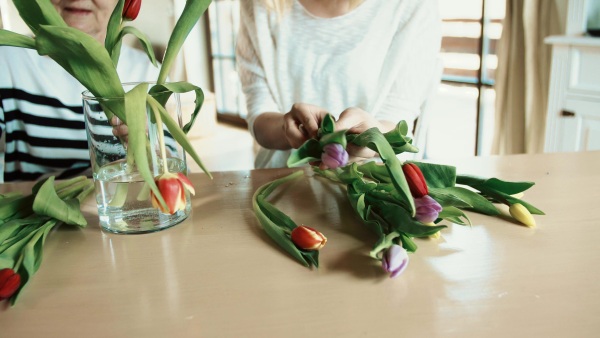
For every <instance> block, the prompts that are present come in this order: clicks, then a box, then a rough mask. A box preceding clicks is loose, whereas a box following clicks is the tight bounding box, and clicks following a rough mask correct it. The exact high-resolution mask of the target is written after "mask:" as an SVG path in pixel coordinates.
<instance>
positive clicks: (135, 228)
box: [82, 83, 191, 234]
mask: <svg viewBox="0 0 600 338" xmlns="http://www.w3.org/2000/svg"><path fill="white" fill-rule="evenodd" d="M135 85H137V84H136V83H131V84H123V88H124V89H125V91H126V92H127V91H129V90H131V89H132V88H133V87H134V86H135ZM154 95H160V93H159V94H154ZM82 97H83V111H84V116H85V126H86V132H87V138H88V146H89V150H90V160H91V165H92V171H93V178H94V183H95V195H96V203H97V205H98V216H99V222H100V226H101V227H102V228H103V229H104V230H106V231H108V232H111V233H119V234H140V233H149V232H154V231H159V230H163V229H166V228H169V227H171V226H173V225H176V224H178V223H180V222H182V221H183V220H185V219H186V218H187V217H188V216H189V214H190V212H191V202H190V196H189V193H188V192H187V191H185V194H186V196H185V197H186V205H185V208H184V209H183V210H179V211H177V212H175V213H174V214H168V213H163V212H161V211H160V210H159V209H158V208H156V207H154V206H153V205H152V201H151V195H150V187H149V185H148V184H147V183H146V182H145V181H144V179H143V178H142V176H141V174H140V173H139V171H138V165H137V164H131V163H130V162H131V161H129V162H128V160H127V136H122V135H120V136H119V137H116V136H115V135H114V134H113V131H114V130H117V129H118V128H122V127H123V126H121V125H122V122H121V121H118V122H116V123H114V122H115V121H114V119H113V120H109V119H108V118H107V114H106V113H105V111H110V110H111V109H124V107H125V105H124V100H123V98H99V97H94V96H93V95H92V94H91V93H90V92H89V91H86V92H83V94H82ZM115 107H117V108H115ZM165 107H166V110H167V111H168V112H169V114H170V115H171V117H172V118H173V120H175V121H176V122H177V123H178V124H179V126H180V127H181V125H182V116H181V103H180V98H179V94H177V93H173V94H172V95H171V96H170V98H169V100H168V101H167V103H166V104H165ZM109 116H111V115H110V114H109ZM145 121H146V137H147V145H146V152H147V158H148V166H149V168H150V170H151V172H152V175H153V177H154V178H156V177H158V176H159V175H161V174H163V173H164V168H163V166H164V163H167V166H168V171H169V172H171V173H175V174H176V173H183V174H185V175H187V165H186V158H185V152H184V151H183V149H182V148H181V146H179V144H178V143H177V142H176V141H175V140H174V139H173V137H172V136H171V133H170V132H169V129H168V128H167V126H166V125H165V124H163V125H162V126H163V135H164V138H163V139H164V142H165V149H166V152H165V153H164V154H165V155H166V157H167V158H166V161H163V155H162V154H163V152H162V151H161V147H160V142H159V139H160V138H159V129H160V128H157V124H156V123H152V122H151V121H155V119H154V115H153V112H152V109H150V108H149V106H148V105H146V119H145ZM111 123H113V124H112V125H111ZM115 128H117V129H115Z"/></svg>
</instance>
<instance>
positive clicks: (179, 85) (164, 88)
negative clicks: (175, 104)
mask: <svg viewBox="0 0 600 338" xmlns="http://www.w3.org/2000/svg"><path fill="white" fill-rule="evenodd" d="M192 90H193V91H194V93H195V94H196V100H195V101H194V104H195V106H194V111H193V112H192V115H191V116H190V121H189V122H188V123H186V124H185V125H184V126H183V128H182V130H183V132H184V133H186V134H187V133H188V132H189V131H190V129H192V126H193V125H194V123H195V122H196V117H197V116H198V113H199V112H200V108H201V107H202V104H203V103H204V92H203V91H202V88H200V87H198V86H195V85H193V84H191V83H189V82H185V81H181V82H169V83H163V84H160V85H154V86H153V87H152V88H150V94H151V95H152V96H154V97H155V98H156V100H157V101H158V102H160V104H161V106H163V107H164V106H165V104H166V103H167V101H168V99H169V96H171V93H179V94H181V93H187V92H191V91H192ZM163 92H165V94H164V95H156V94H158V93H163ZM155 95H156V96H155Z"/></svg>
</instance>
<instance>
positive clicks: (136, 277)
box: [0, 152, 600, 338]
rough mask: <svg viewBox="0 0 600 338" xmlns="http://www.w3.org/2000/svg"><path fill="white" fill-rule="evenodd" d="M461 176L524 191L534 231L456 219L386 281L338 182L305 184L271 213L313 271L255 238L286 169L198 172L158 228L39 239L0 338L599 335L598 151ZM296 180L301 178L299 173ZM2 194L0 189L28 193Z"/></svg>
mask: <svg viewBox="0 0 600 338" xmlns="http://www.w3.org/2000/svg"><path fill="white" fill-rule="evenodd" d="M452 164H453V165H455V166H456V167H457V171H458V172H459V173H462V174H476V175H481V176H487V177H492V176H493V177H498V178H501V179H505V180H511V181H534V182H536V185H535V186H533V187H532V188H531V189H529V190H528V191H527V192H526V195H525V197H524V199H525V200H527V201H528V202H530V203H532V204H533V205H535V206H537V207H538V208H540V209H541V210H543V211H545V212H546V215H545V216H535V219H536V221H537V224H538V226H537V228H535V229H530V228H527V227H524V226H521V225H519V224H517V223H513V222H512V221H510V220H508V219H500V218H493V217H489V216H484V215H480V214H475V213H468V215H469V217H470V218H471V220H472V222H473V225H472V226H471V227H468V226H460V225H454V224H450V225H449V227H448V228H447V229H445V230H443V231H442V238H440V239H439V240H432V239H417V240H416V243H417V245H418V246H419V249H418V250H417V252H416V253H414V254H411V255H410V264H409V267H408V269H407V270H406V271H405V272H404V273H403V274H402V275H401V276H399V277H398V278H396V279H390V278H388V277H387V275H386V274H385V273H384V272H383V270H382V269H381V266H380V264H378V262H376V261H375V260H373V259H371V258H370V257H369V256H368V253H369V250H370V249H371V248H372V246H373V244H374V241H375V240H376V238H375V236H374V235H373V234H371V233H370V232H369V231H368V230H367V229H366V228H365V227H364V226H363V225H362V224H361V222H360V221H359V219H358V217H357V216H355V215H354V213H353V210H352V208H351V206H350V205H349V204H348V202H347V200H346V197H345V195H344V191H345V189H344V188H343V187H342V186H338V185H336V184H333V183H330V182H328V181H326V180H324V179H322V178H319V177H310V176H304V177H302V178H299V179H298V180H296V181H293V182H292V183H290V184H289V185H286V186H284V189H281V190H277V191H275V192H274V193H273V195H272V199H271V201H273V203H274V204H275V205H276V206H277V207H279V208H280V209H281V210H283V211H284V212H286V213H287V214H288V215H290V216H291V217H292V219H294V220H295V221H296V222H297V223H298V224H305V225H309V226H312V227H315V228H318V229H319V230H320V231H322V232H323V233H324V234H325V235H326V236H327V238H328V243H327V245H326V246H325V247H324V248H323V249H322V250H321V253H320V263H321V266H320V268H319V269H315V270H310V269H307V268H305V267H303V266H302V265H300V264H299V263H297V262H296V261H295V260H294V259H293V258H291V257H290V256H289V255H288V254H286V253H285V252H284V251H283V250H282V249H280V248H279V247H278V246H277V245H276V244H275V243H274V242H272V241H271V239H270V238H269V237H268V236H267V235H266V234H265V232H264V231H263V230H262V229H261V227H260V225H259V223H258V221H257V220H256V219H255V217H254V214H253V211H252V202H251V197H252V194H253V193H254V191H255V190H256V189H257V188H258V187H259V186H260V185H262V184H264V183H266V182H269V181H271V180H273V179H275V178H278V177H282V176H283V175H285V174H286V173H289V172H291V171H292V169H281V170H255V171H235V172H215V173H213V175H214V179H213V180H210V179H208V177H206V175H204V174H194V175H193V176H192V180H193V182H194V184H195V187H196V192H197V194H196V196H195V197H194V198H193V199H192V204H193V213H192V215H191V217H190V218H189V219H188V220H186V221H185V222H183V223H181V224H179V225H177V226H175V227H173V228H170V229H167V230H165V231H161V232H157V233H152V234H144V235H115V234H109V233H105V232H103V231H101V230H100V228H99V226H98V222H97V220H96V217H97V216H96V213H95V202H94V200H93V198H92V197H90V198H89V199H88V200H86V204H85V207H84V210H85V212H86V217H87V219H88V222H89V225H88V226H87V228H85V229H75V228H72V227H69V226H65V225H62V226H61V227H59V228H58V229H57V230H56V231H54V232H52V233H50V235H49V237H48V240H47V242H46V246H45V251H44V260H43V263H42V266H41V268H40V270H39V271H38V272H37V274H36V275H35V276H34V277H33V279H32V281H31V282H30V283H29V284H28V285H27V286H26V288H25V289H24V290H23V292H22V294H21V296H20V298H19V300H18V302H17V304H16V305H15V306H12V307H11V306H9V305H8V304H7V302H3V303H1V304H0V337H486V338H489V337H595V336H597V334H598V332H600V320H598V316H599V314H600V283H599V282H598V281H599V280H600V272H599V270H598V268H597V265H598V259H599V258H600V249H599V247H600V246H599V245H598V243H599V241H600V217H599V216H598V214H596V212H598V210H600V207H599V205H598V201H600V152H587V153H564V154H543V155H514V156H500V157H480V158H472V159H464V160H456V161H455V162H454V163H452ZM296 170H297V169H296ZM30 187H31V185H30V184H26V183H21V184H4V185H1V186H0V191H2V192H6V191H10V190H15V189H19V190H23V191H25V190H26V189H29V188H30Z"/></svg>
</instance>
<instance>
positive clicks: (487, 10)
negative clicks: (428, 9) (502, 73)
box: [427, 0, 505, 157]
mask: <svg viewBox="0 0 600 338" xmlns="http://www.w3.org/2000/svg"><path fill="white" fill-rule="evenodd" d="M439 3H440V14H441V16H442V58H443V60H444V66H445V68H444V73H443V77H442V84H441V86H440V91H439V94H438V97H437V98H436V101H435V102H434V107H433V108H432V110H433V111H434V113H435V119H434V121H435V122H434V123H432V126H431V128H430V132H429V133H428V141H427V143H428V154H427V156H429V157H465V156H470V155H473V154H477V155H487V154H489V153H490V151H491V143H492V137H493V132H494V103H495V96H496V95H495V90H494V88H493V85H494V80H495V70H496V67H497V65H498V58H497V56H496V45H497V42H498V40H499V39H500V35H501V33H502V20H503V19H504V15H505V1H504V0H454V1H443V0H442V1H440V2H439ZM449 138H450V139H451V140H449ZM449 141H450V142H449Z"/></svg>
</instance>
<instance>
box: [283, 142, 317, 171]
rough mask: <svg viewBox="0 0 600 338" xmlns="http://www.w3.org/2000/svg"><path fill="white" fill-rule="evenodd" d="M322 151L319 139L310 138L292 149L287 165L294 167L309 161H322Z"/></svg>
mask: <svg viewBox="0 0 600 338" xmlns="http://www.w3.org/2000/svg"><path fill="white" fill-rule="evenodd" d="M322 152H323V148H321V143H319V141H317V140H315V139H314V138H311V139H308V140H307V141H306V142H304V144H302V145H301V146H300V148H298V149H294V150H292V152H291V154H290V157H288V160H287V166H288V167H290V168H293V167H298V166H301V165H303V164H306V163H308V162H313V161H320V160H321V153H322Z"/></svg>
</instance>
